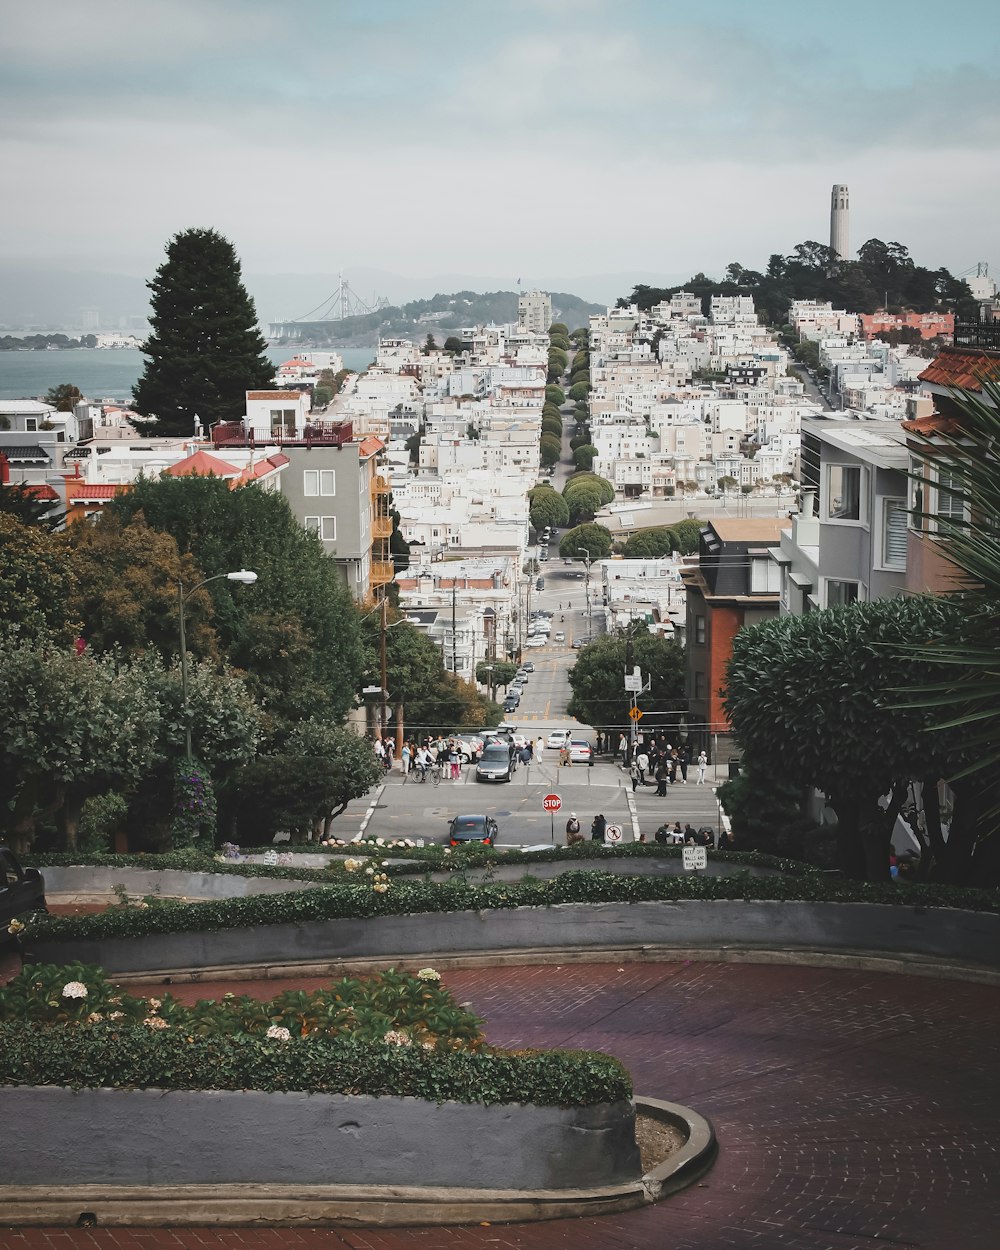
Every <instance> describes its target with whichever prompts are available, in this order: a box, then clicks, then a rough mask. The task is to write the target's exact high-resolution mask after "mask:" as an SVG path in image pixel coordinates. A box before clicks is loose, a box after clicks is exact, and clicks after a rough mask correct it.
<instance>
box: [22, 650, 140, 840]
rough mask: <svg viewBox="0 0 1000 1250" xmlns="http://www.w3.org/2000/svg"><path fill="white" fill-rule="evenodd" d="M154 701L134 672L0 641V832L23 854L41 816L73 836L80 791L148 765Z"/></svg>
mask: <svg viewBox="0 0 1000 1250" xmlns="http://www.w3.org/2000/svg"><path fill="white" fill-rule="evenodd" d="M160 727H161V712H160V707H159V702H158V700H157V698H156V697H155V694H153V693H152V692H151V691H150V690H149V689H148V687H147V685H146V682H145V680H144V675H143V673H142V672H141V671H140V670H137V669H135V668H134V667H132V666H129V665H122V664H119V663H118V662H117V661H116V660H115V659H114V658H105V657H96V656H89V655H87V654H83V655H77V654H76V652H75V651H74V650H72V649H69V648H59V647H54V646H51V645H50V644H47V643H43V644H41V645H37V644H32V643H29V642H20V643H17V642H13V641H11V640H9V639H8V640H4V641H0V835H2V838H3V840H7V839H9V840H10V841H11V842H12V843H13V845H14V847H15V849H17V850H20V851H22V852H23V851H26V850H27V849H28V847H29V846H30V845H31V842H32V840H33V838H34V830H35V823H36V821H37V819H38V818H39V817H41V816H43V815H44V816H50V817H51V816H54V815H57V814H58V815H59V817H60V824H61V826H62V830H63V835H64V839H65V845H66V846H68V847H70V848H72V847H73V846H74V845H75V843H76V829H77V822H78V820H79V814H80V808H81V806H82V804H83V800H84V799H85V798H86V797H87V796H88V795H89V794H97V793H101V792H102V791H103V790H106V789H112V788H115V789H121V788H125V787H132V786H134V785H136V784H137V783H138V782H139V780H140V779H142V778H143V777H144V776H146V775H147V773H148V772H149V771H150V769H151V767H152V764H153V760H154V756H155V752H156V742H157V738H158V734H159V732H160Z"/></svg>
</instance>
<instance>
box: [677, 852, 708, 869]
mask: <svg viewBox="0 0 1000 1250" xmlns="http://www.w3.org/2000/svg"><path fill="white" fill-rule="evenodd" d="M681 863H682V864H683V865H684V868H685V870H686V871H689V870H691V869H693V868H707V867H708V849H707V848H706V847H704V846H685V847H683V849H682V850H681Z"/></svg>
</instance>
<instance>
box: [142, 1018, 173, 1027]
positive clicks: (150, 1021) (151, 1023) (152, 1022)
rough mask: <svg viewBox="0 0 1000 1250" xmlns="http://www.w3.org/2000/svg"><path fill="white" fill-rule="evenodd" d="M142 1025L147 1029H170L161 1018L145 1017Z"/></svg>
mask: <svg viewBox="0 0 1000 1250" xmlns="http://www.w3.org/2000/svg"><path fill="white" fill-rule="evenodd" d="M143 1024H144V1025H145V1026H146V1027H147V1028H148V1029H169V1028H170V1025H169V1024H167V1022H166V1020H164V1018H163V1017H162V1016H147V1017H146V1018H145V1020H143Z"/></svg>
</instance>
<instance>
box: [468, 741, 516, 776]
mask: <svg viewBox="0 0 1000 1250" xmlns="http://www.w3.org/2000/svg"><path fill="white" fill-rule="evenodd" d="M476 780H477V781H510V747H509V746H508V745H507V743H505V742H491V743H490V744H489V746H488V747H485V748H484V749H483V753H482V755H481V756H480V757H479V763H478V764H477V765H476Z"/></svg>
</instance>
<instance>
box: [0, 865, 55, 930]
mask: <svg viewBox="0 0 1000 1250" xmlns="http://www.w3.org/2000/svg"><path fill="white" fill-rule="evenodd" d="M36 911H48V907H47V906H46V904H45V879H44V877H43V876H42V874H41V873H40V872H39V871H38V869H37V868H22V867H21V865H20V863H19V862H18V859H17V856H16V855H15V854H14V852H13V851H12V850H10V849H9V848H8V847H6V846H0V947H3V946H5V945H14V944H15V938H14V935H13V934H11V933H9V932H8V930H7V926H8V925H9V924H10V922H11V921H12V920H18V919H20V920H22V921H23V920H25V919H27V917H28V916H30V915H31V914H32V912H36Z"/></svg>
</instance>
